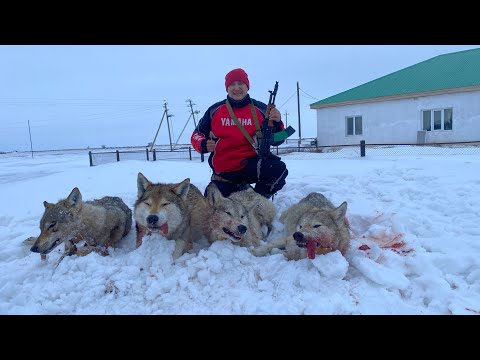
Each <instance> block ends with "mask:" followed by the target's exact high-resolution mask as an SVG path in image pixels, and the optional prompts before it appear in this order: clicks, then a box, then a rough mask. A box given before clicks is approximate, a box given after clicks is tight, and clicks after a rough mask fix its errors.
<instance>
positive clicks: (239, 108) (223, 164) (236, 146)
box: [191, 95, 284, 173]
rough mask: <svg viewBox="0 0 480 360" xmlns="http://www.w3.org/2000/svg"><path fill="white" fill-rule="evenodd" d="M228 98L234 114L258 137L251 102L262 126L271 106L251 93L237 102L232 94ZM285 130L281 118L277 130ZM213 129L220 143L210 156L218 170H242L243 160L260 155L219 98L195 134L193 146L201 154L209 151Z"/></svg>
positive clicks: (275, 144) (275, 128)
mask: <svg viewBox="0 0 480 360" xmlns="http://www.w3.org/2000/svg"><path fill="white" fill-rule="evenodd" d="M227 98H228V101H229V103H230V105H231V106H232V109H233V113H234V114H235V116H236V117H237V119H238V120H239V121H240V123H241V124H242V125H243V127H244V128H245V130H246V131H247V133H248V134H249V135H250V136H251V137H252V138H253V139H254V140H255V139H256V128H255V121H254V120H253V116H252V112H251V109H250V103H251V102H252V103H253V105H254V107H255V110H256V113H257V118H258V122H259V125H260V126H262V123H263V120H264V118H265V111H266V109H267V105H265V104H264V103H262V102H260V101H256V100H254V99H250V96H249V95H247V96H246V97H245V98H244V99H243V100H241V101H235V100H233V99H232V98H230V97H229V96H227ZM283 129H284V126H283V123H282V122H281V121H279V122H274V128H273V132H274V133H275V132H278V131H281V130H283ZM210 131H212V132H213V134H214V137H215V138H214V140H215V141H216V142H217V144H216V147H215V152H213V153H211V154H210V158H209V159H208V162H209V164H210V166H211V167H212V168H213V170H214V171H215V173H221V172H232V171H238V170H241V169H242V168H244V167H245V164H244V163H242V161H243V160H245V159H249V158H251V157H254V156H256V155H257V153H256V151H255V149H254V148H253V147H252V145H251V144H250V142H249V141H248V140H247V138H246V137H245V135H243V134H242V132H241V131H240V129H239V128H238V127H237V125H236V124H235V122H234V121H233V120H232V119H231V117H230V114H229V112H228V109H227V106H226V101H225V100H222V101H219V102H217V103H216V104H214V105H212V106H210V108H208V110H207V111H206V112H205V115H203V117H202V118H201V119H200V121H199V123H198V125H197V128H196V129H195V130H194V132H193V134H192V137H191V143H192V146H193V147H194V149H195V150H196V151H198V152H199V153H207V152H208V151H207V147H206V144H207V140H208V139H209V134H210ZM281 143H283V140H282V141H279V142H276V143H274V144H272V145H274V146H278V145H280V144H281Z"/></svg>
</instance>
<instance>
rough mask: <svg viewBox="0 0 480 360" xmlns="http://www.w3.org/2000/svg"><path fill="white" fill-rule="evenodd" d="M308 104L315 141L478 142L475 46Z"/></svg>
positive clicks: (478, 58) (479, 87)
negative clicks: (314, 120) (314, 124)
mask: <svg viewBox="0 0 480 360" xmlns="http://www.w3.org/2000/svg"><path fill="white" fill-rule="evenodd" d="M310 108H311V109H316V110H317V141H318V145H319V146H329V145H351V144H359V143H360V141H361V140H365V141H366V143H367V144H418V143H450V142H465V141H480V49H473V50H467V51H460V52H456V53H451V54H446V55H440V56H437V57H434V58H432V59H429V60H426V61H423V62H421V63H419V64H416V65H413V66H410V67H408V68H405V69H402V70H399V71H397V72H394V73H392V74H389V75H386V76H383V77H381V78H379V79H376V80H373V81H370V82H368V83H366V84H363V85H360V86H357V87H355V88H353V89H350V90H347V91H344V92H342V93H340V94H337V95H334V96H331V97H328V98H326V99H323V100H320V101H318V102H316V103H313V104H311V105H310Z"/></svg>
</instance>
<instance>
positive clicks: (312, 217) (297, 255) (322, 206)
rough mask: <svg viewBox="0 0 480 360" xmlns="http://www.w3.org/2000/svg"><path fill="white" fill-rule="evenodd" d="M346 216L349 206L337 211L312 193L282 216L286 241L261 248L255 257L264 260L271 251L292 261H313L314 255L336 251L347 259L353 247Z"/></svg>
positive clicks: (257, 250)
mask: <svg viewBox="0 0 480 360" xmlns="http://www.w3.org/2000/svg"><path fill="white" fill-rule="evenodd" d="M346 212H347V202H343V203H342V204H341V205H340V206H338V207H335V206H334V205H333V204H332V203H331V202H330V201H329V200H328V199H327V198H326V197H325V196H323V195H322V194H320V193H317V192H313V193H310V194H309V195H307V196H306V197H305V198H303V199H302V200H300V201H299V202H298V203H297V204H295V205H292V206H291V207H290V208H288V209H287V210H285V211H284V212H283V213H282V214H281V215H280V222H282V223H283V224H284V225H285V237H284V238H282V239H280V240H278V241H273V242H271V243H268V244H266V245H262V246H260V247H258V248H256V249H254V250H253V251H252V253H253V254H254V255H256V256H263V255H266V254H267V253H268V252H270V251H272V253H274V252H276V253H278V252H281V253H283V254H284V255H285V256H286V257H287V258H288V259H290V260H298V259H303V258H306V257H307V256H308V257H309V258H314V257H315V254H326V253H329V252H331V251H335V250H339V251H340V252H341V253H342V255H345V252H346V251H347V249H348V247H349V245H350V233H349V229H348V222H347V220H346V218H345V214H346ZM307 248H308V249H307ZM307 250H310V253H308V252H307Z"/></svg>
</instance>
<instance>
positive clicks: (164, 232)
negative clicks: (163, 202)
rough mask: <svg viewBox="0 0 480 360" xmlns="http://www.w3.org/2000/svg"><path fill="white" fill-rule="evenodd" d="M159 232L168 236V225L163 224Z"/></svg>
mask: <svg viewBox="0 0 480 360" xmlns="http://www.w3.org/2000/svg"><path fill="white" fill-rule="evenodd" d="M160 231H161V232H162V233H163V235H168V224H167V223H165V224H163V225H162V226H160Z"/></svg>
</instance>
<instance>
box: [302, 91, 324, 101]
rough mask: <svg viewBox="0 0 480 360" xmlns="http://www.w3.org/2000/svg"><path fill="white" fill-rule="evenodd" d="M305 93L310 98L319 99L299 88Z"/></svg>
mask: <svg viewBox="0 0 480 360" xmlns="http://www.w3.org/2000/svg"><path fill="white" fill-rule="evenodd" d="M300 90H301V91H302V92H303V93H304V94H305V95H308V96H310V97H311V98H312V99H315V100H320V99H317V98H316V97H314V96H312V95H310V94H307V93H306V92H305V91H304V90H302V89H300Z"/></svg>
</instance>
